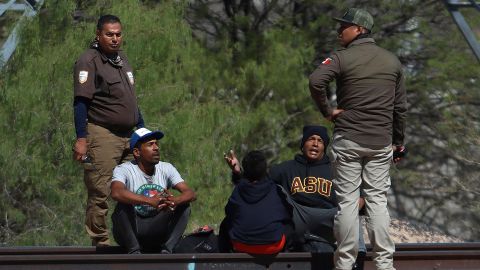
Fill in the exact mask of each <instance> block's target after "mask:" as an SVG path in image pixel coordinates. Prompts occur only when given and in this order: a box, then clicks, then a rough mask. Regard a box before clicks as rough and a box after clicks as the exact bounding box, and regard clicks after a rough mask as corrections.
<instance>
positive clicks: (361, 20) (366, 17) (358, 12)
mask: <svg viewBox="0 0 480 270" xmlns="http://www.w3.org/2000/svg"><path fill="white" fill-rule="evenodd" d="M333 19H334V20H336V21H338V22H344V23H351V24H355V25H358V26H362V27H363V28H365V29H367V30H369V31H372V28H373V17H372V15H370V13H368V11H366V10H363V9H359V8H349V9H348V10H347V12H345V14H343V16H342V18H333Z"/></svg>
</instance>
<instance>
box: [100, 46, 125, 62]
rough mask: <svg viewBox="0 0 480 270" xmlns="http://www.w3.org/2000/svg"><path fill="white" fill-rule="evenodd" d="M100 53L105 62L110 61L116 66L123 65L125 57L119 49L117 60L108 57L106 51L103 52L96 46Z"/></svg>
mask: <svg viewBox="0 0 480 270" xmlns="http://www.w3.org/2000/svg"><path fill="white" fill-rule="evenodd" d="M96 50H97V51H98V53H99V54H100V57H101V58H102V61H103V62H104V63H106V62H109V63H110V64H111V65H112V66H114V67H123V57H122V54H121V51H118V53H117V58H116V59H115V60H113V59H110V58H108V57H107V56H106V55H105V53H103V52H102V50H101V49H100V48H96Z"/></svg>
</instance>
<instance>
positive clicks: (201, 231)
mask: <svg viewBox="0 0 480 270" xmlns="http://www.w3.org/2000/svg"><path fill="white" fill-rule="evenodd" d="M218 252H219V250H218V236H217V235H216V234H215V233H214V231H213V229H212V228H211V227H210V226H207V225H205V226H203V227H200V228H198V229H197V230H195V231H194V232H193V233H191V234H187V235H184V236H182V238H181V239H180V241H179V242H178V244H177V245H176V246H175V248H174V250H173V253H218Z"/></svg>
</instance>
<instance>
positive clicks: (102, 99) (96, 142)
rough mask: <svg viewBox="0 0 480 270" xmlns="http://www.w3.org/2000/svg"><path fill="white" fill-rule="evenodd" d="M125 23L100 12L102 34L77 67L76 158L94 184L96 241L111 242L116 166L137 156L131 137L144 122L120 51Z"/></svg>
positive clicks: (90, 203)
mask: <svg viewBox="0 0 480 270" xmlns="http://www.w3.org/2000/svg"><path fill="white" fill-rule="evenodd" d="M122 39H123V37H122V25H121V22H120V19H119V18H118V17H116V16H113V15H104V16H102V17H100V19H99V20H98V23H97V31H96V38H95V40H94V42H93V43H92V44H91V46H90V48H89V49H87V50H86V51H85V52H84V53H83V54H82V55H81V56H80V57H79V58H78V60H77V61H76V63H75V68H74V117H75V130H76V135H77V140H76V141H75V144H74V146H73V158H74V159H75V160H77V161H79V162H82V163H83V166H84V181H85V185H86V187H87V190H88V199H87V209H86V220H85V227H86V230H87V233H88V234H89V236H90V238H91V239H92V245H95V246H103V245H110V241H109V237H108V228H107V225H106V215H107V213H108V204H107V198H108V196H109V195H110V181H111V178H112V171H113V168H114V167H115V166H116V165H118V164H119V163H121V162H123V161H127V160H131V159H132V158H133V157H132V156H131V154H130V152H131V151H130V147H129V138H130V136H131V134H132V132H133V128H134V127H135V126H136V127H137V128H140V127H143V126H144V124H143V119H142V116H141V114H140V111H139V109H138V105H137V99H136V96H135V79H134V76H133V70H132V67H131V66H130V65H129V63H128V60H127V58H126V56H125V54H123V52H122V51H120V46H121V44H122Z"/></svg>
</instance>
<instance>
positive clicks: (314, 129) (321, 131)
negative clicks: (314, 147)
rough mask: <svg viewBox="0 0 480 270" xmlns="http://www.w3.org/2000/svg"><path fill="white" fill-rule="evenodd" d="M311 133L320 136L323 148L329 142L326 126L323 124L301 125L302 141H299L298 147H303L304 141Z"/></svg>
mask: <svg viewBox="0 0 480 270" xmlns="http://www.w3.org/2000/svg"><path fill="white" fill-rule="evenodd" d="M312 135H318V136H320V137H321V138H322V141H323V145H324V147H325V149H326V148H327V146H328V143H329V142H330V137H328V131H327V128H326V127H323V126H304V127H303V137H302V141H301V142H300V149H302V148H303V145H304V144H305V141H306V140H307V139H308V138H309V137H310V136H312Z"/></svg>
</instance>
